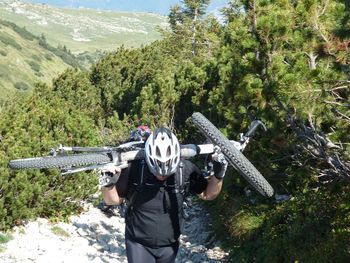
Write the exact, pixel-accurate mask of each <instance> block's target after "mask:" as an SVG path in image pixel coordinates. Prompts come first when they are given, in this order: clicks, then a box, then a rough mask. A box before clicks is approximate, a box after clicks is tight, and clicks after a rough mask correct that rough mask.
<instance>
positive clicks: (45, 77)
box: [0, 25, 69, 100]
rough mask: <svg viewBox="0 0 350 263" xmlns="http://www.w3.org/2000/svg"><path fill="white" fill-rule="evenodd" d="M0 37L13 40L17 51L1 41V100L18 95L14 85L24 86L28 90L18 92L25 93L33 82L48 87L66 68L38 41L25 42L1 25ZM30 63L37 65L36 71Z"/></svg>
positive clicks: (60, 60) (25, 40) (10, 29)
mask: <svg viewBox="0 0 350 263" xmlns="http://www.w3.org/2000/svg"><path fill="white" fill-rule="evenodd" d="M1 37H2V38H7V39H12V40H13V41H14V43H17V44H18V46H19V47H20V48H19V47H18V46H17V48H16V47H15V46H13V45H11V44H5V43H4V42H3V41H1V40H0V100H4V99H5V98H8V97H10V96H11V95H12V94H13V93H15V92H16V91H19V90H18V89H16V88H15V84H16V83H17V86H18V85H19V84H18V83H21V82H23V83H26V84H27V85H28V87H29V89H28V90H20V92H28V91H29V90H30V88H32V87H33V85H34V83H35V82H37V81H43V82H46V83H49V82H50V81H51V80H52V78H54V77H56V76H57V75H58V74H59V73H61V72H62V71H63V70H64V69H66V68H67V67H69V65H67V64H66V63H64V62H63V61H62V59H61V58H59V57H57V56H55V55H54V54H53V53H52V52H50V51H48V50H46V49H44V48H43V47H41V46H40V45H39V44H38V40H37V39H33V40H28V39H25V38H23V37H22V36H21V35H19V34H18V33H16V32H15V31H14V30H13V29H12V28H10V27H7V26H4V25H0V38H1ZM33 62H34V63H37V64H38V65H39V70H35V69H33V66H30V63H32V64H34V63H33ZM34 68H35V66H34ZM22 85H23V84H22Z"/></svg>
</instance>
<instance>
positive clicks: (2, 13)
mask: <svg viewBox="0 0 350 263" xmlns="http://www.w3.org/2000/svg"><path fill="white" fill-rule="evenodd" d="M0 17H2V18H3V19H6V20H8V21H11V22H14V23H16V24H17V25H19V26H22V27H23V26H25V27H26V28H27V29H28V30H29V31H30V32H33V33H34V34H36V35H41V34H42V33H43V34H44V35H45V37H46V38H47V40H48V42H49V43H50V44H51V45H53V46H57V44H61V45H66V46H67V47H69V49H70V50H71V51H72V52H73V53H80V52H84V51H90V52H94V51H95V50H97V49H102V50H115V49H116V47H117V46H120V45H125V46H127V47H139V46H140V45H145V44H148V43H150V42H152V41H154V40H157V39H159V38H160V34H159V33H158V32H157V29H156V28H157V27H158V26H161V27H165V26H166V25H167V22H166V21H167V20H166V17H164V16H161V15H156V14H151V13H127V12H114V11H99V10H94V9H86V8H79V9H69V8H58V7H52V6H48V5H46V4H31V3H26V2H22V1H16V0H1V1H0Z"/></svg>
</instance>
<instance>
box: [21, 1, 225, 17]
mask: <svg viewBox="0 0 350 263" xmlns="http://www.w3.org/2000/svg"><path fill="white" fill-rule="evenodd" d="M24 1H26V2H32V3H45V4H49V5H55V6H60V7H73V8H77V7H88V8H96V9H108V10H117V11H127V12H152V13H158V14H162V15H167V14H168V12H169V9H170V6H173V5H175V4H177V3H180V0H24ZM228 1H229V0H212V1H211V4H210V5H209V7H208V11H209V12H217V10H218V9H220V8H221V7H223V6H225V4H226V3H227V2H228Z"/></svg>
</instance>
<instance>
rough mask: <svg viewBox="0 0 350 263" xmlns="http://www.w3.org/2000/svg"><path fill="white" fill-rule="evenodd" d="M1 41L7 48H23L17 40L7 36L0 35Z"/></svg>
mask: <svg viewBox="0 0 350 263" xmlns="http://www.w3.org/2000/svg"><path fill="white" fill-rule="evenodd" d="M0 41H1V42H2V43H4V44H5V45H6V46H12V47H14V48H15V49H17V50H22V47H21V46H20V45H19V44H18V43H17V42H16V40H15V39H13V38H12V37H11V36H9V35H7V34H0Z"/></svg>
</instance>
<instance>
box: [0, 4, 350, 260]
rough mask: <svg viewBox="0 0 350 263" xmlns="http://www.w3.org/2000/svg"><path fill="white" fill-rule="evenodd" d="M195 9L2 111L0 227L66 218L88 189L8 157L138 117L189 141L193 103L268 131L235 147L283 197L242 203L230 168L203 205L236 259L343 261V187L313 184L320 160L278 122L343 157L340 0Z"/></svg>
mask: <svg viewBox="0 0 350 263" xmlns="http://www.w3.org/2000/svg"><path fill="white" fill-rule="evenodd" d="M207 4H208V1H184V2H183V5H182V6H178V7H174V8H173V9H172V12H171V14H170V17H169V19H170V23H171V30H172V31H171V32H163V34H164V37H165V38H164V39H163V40H162V41H157V42H155V43H153V44H152V45H150V46H147V47H143V48H140V49H133V50H129V49H126V48H125V47H121V48H119V49H118V50H116V51H115V52H113V53H110V54H107V55H106V56H105V57H103V58H102V59H101V60H100V61H99V62H97V63H96V64H95V65H93V67H92V69H91V70H90V71H89V72H80V71H79V70H77V69H74V70H73V69H72V70H67V71H65V72H64V73H63V74H62V75H61V76H60V77H58V78H57V79H55V80H54V82H53V87H52V88H50V87H47V86H45V85H39V86H38V88H37V89H36V91H35V92H34V93H33V95H32V97H30V98H28V99H27V100H23V99H19V100H18V101H16V103H14V104H13V105H12V106H9V108H8V109H7V110H6V113H3V116H1V118H0V134H1V146H0V160H1V161H0V162H1V165H0V174H1V176H0V185H2V188H1V189H0V197H1V198H0V220H1V221H0V228H2V229H5V228H8V227H9V226H11V225H15V224H18V223H20V222H21V220H24V219H27V218H30V217H34V216H37V215H44V216H54V217H57V218H62V217H64V216H67V215H69V214H70V213H72V212H74V210H75V209H76V208H77V206H78V201H79V200H81V199H82V198H84V197H86V196H87V195H88V194H90V193H91V192H93V190H94V189H95V188H94V187H93V185H94V183H95V180H94V179H93V177H91V176H90V175H87V174H79V175H76V176H74V177H69V176H68V177H60V176H59V175H58V173H57V171H29V172H16V173H15V172H12V171H9V170H8V169H7V168H5V167H6V164H7V162H8V161H9V160H10V159H14V158H22V157H30V156H37V155H43V154H45V153H46V151H47V150H48V149H50V148H51V147H53V146H55V145H57V144H59V143H63V144H67V145H91V146H93V145H99V144H100V145H101V144H112V145H113V144H117V143H119V142H120V141H123V140H125V137H127V136H128V134H129V131H130V130H131V129H133V128H134V127H135V126H136V125H139V124H148V125H150V126H151V127H156V126H160V125H166V126H169V127H171V128H173V129H175V130H176V133H177V134H178V136H179V137H180V138H181V139H182V140H183V142H187V141H188V142H189V143H200V142H202V140H203V139H204V138H203V135H200V134H199V132H198V131H197V130H196V129H195V128H194V127H193V125H191V123H190V122H189V117H190V116H191V114H192V113H193V112H194V111H200V112H202V113H204V114H205V115H206V116H207V117H208V118H209V119H210V120H211V121H212V122H213V123H214V124H215V125H216V126H217V127H218V128H219V129H220V130H221V131H222V132H223V133H224V134H225V135H227V136H228V137H229V138H232V139H237V137H238V133H239V132H243V131H245V130H246V129H247V128H248V126H249V124H250V122H251V121H252V120H254V119H261V120H262V121H263V122H264V123H265V124H266V125H267V126H268V132H267V133H264V134H263V135H262V134H261V133H259V132H258V134H257V136H256V137H255V138H254V139H252V140H251V141H252V142H251V144H250V145H249V146H248V147H247V149H246V151H245V154H246V155H247V157H248V158H249V160H251V161H252V162H253V164H254V165H255V166H256V167H257V168H258V169H259V170H260V171H261V172H262V174H263V175H265V176H266V178H267V179H268V180H269V181H270V182H272V184H273V187H274V189H275V191H276V193H277V194H289V195H290V196H292V199H290V200H289V201H286V202H284V203H277V202H274V201H273V200H265V199H263V198H262V197H260V196H258V194H257V193H253V194H252V196H250V197H249V198H247V197H245V196H244V192H245V191H244V190H246V187H247V182H245V181H244V180H243V179H242V178H241V177H239V176H238V175H237V174H236V173H234V172H233V171H229V172H228V174H227V176H226V177H225V182H224V189H223V191H222V192H221V194H220V196H219V197H218V199H217V200H216V201H214V202H212V203H210V204H209V205H210V208H211V209H212V211H213V214H214V215H215V218H216V220H215V222H214V225H215V228H216V230H217V232H218V233H219V234H221V236H223V237H225V238H226V239H227V240H228V242H227V243H226V245H227V246H229V248H230V249H232V251H233V253H232V257H233V258H232V260H233V261H234V262H296V261H299V262H329V261H332V260H333V261H335V262H345V261H346V259H348V258H349V246H348V244H347V241H348V240H349V234H350V233H349V229H348V225H349V223H350V222H349V219H350V216H349V206H348V203H349V198H350V197H349V194H348V193H349V191H348V190H349V186H348V181H345V180H342V178H340V177H337V178H336V179H337V180H335V181H333V183H332V184H329V183H328V184H325V183H324V182H323V183H324V184H322V183H321V180H320V179H319V175H320V172H319V171H321V170H322V171H328V170H329V169H331V168H332V167H331V166H330V165H329V164H328V163H326V162H321V161H319V160H317V159H316V158H314V156H313V155H312V154H310V152H307V151H306V150H307V149H308V147H307V146H305V144H304V142H303V136H300V134H297V133H296V130H295V129H294V127H293V124H290V123H289V122H288V120H290V119H293V120H295V123H294V124H295V125H296V124H298V125H300V127H312V129H315V131H317V132H319V134H324V135H326V136H327V138H329V139H330V140H331V141H333V142H339V144H338V145H341V147H342V149H339V150H336V151H335V150H334V149H325V153H327V154H328V153H330V154H335V155H334V156H339V158H340V159H341V160H342V161H343V162H345V163H346V162H349V158H350V152H349V132H350V123H349V118H348V116H349V113H350V112H349V93H350V89H349V84H348V81H347V78H348V74H349V72H348V70H349V69H348V66H347V65H348V64H349V59H350V57H349V52H348V44H347V46H345V45H346V43H349V42H348V41H349V40H348V38H346V37H345V36H346V34H345V33H346V30H347V29H346V28H345V26H346V25H347V24H348V21H349V20H348V17H349V11H348V10H347V9H346V8H345V7H346V6H345V4H344V2H342V1H323V0H314V1H289V0H278V1H275V0H274V1H272V0H255V1H238V0H237V1H231V2H230V5H229V6H228V7H227V9H226V10H225V12H224V13H225V20H226V24H224V25H220V24H218V23H217V21H216V20H215V19H213V18H211V17H206V16H204V13H203V10H204V9H205V7H206V5H207ZM196 8H197V12H198V13H197V14H198V16H197V17H196V16H195V13H196ZM343 29H344V30H345V31H344V30H343ZM194 33H196V34H194ZM39 41H40V42H41V45H42V46H43V47H45V48H47V49H49V50H51V51H52V52H62V53H60V54H64V56H66V55H67V56H68V57H70V58H73V57H72V56H71V54H70V52H69V50H68V49H67V48H64V47H62V48H59V49H57V50H56V51H55V50H54V49H53V48H52V47H49V46H48V44H47V42H46V39H45V36H41V37H40V40H39ZM194 42H195V45H193V43H194ZM194 47H195V48H194ZM72 63H73V62H72ZM282 105H283V106H284V107H282ZM309 130H310V129H309ZM305 149H306V150H305ZM333 150H334V151H333ZM14 197H16V198H14ZM253 204H254V205H253ZM344 244H345V245H344Z"/></svg>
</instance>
